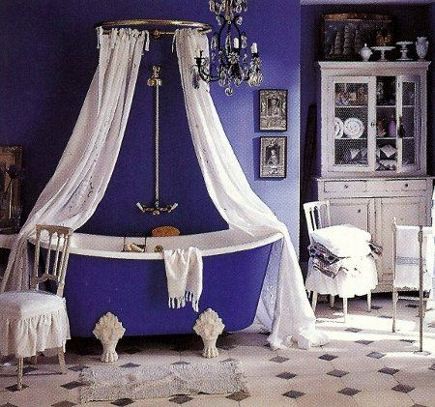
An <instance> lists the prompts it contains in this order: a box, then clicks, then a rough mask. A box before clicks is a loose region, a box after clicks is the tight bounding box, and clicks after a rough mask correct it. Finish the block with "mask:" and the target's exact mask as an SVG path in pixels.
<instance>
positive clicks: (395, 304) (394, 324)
mask: <svg viewBox="0 0 435 407" xmlns="http://www.w3.org/2000/svg"><path fill="white" fill-rule="evenodd" d="M397 300H398V293H397V291H396V290H395V289H394V288H393V327H392V331H393V332H396V313H397Z"/></svg>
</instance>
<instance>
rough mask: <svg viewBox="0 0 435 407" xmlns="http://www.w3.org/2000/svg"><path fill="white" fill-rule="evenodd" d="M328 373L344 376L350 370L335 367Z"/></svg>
mask: <svg viewBox="0 0 435 407" xmlns="http://www.w3.org/2000/svg"><path fill="white" fill-rule="evenodd" d="M326 374H329V376H335V377H343V376H346V375H347V374H349V372H346V371H344V370H339V369H335V370H331V371H330V372H328V373H326Z"/></svg>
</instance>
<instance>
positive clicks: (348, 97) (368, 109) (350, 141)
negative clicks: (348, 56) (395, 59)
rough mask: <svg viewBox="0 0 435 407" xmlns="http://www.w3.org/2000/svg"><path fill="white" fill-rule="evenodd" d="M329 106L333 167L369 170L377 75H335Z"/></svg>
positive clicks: (371, 160)
mask: <svg viewBox="0 0 435 407" xmlns="http://www.w3.org/2000/svg"><path fill="white" fill-rule="evenodd" d="M331 85H332V87H333V91H332V92H330V94H331V99H332V100H330V106H331V107H332V108H331V109H329V112H330V116H329V118H330V120H329V123H330V124H329V131H328V132H329V137H328V139H329V143H331V144H332V146H331V150H332V154H331V155H330V167H331V168H332V169H333V170H334V171H347V172H354V171H355V172H356V171H370V170H372V168H373V165H374V160H373V152H372V151H371V150H372V148H371V144H372V143H370V141H369V140H370V139H371V138H372V137H373V135H372V132H373V128H374V117H375V110H374V104H373V103H371V102H370V100H371V99H372V98H373V96H374V94H375V78H370V77H362V76H361V77H351V76H349V77H335V78H334V79H333V81H332V83H331Z"/></svg>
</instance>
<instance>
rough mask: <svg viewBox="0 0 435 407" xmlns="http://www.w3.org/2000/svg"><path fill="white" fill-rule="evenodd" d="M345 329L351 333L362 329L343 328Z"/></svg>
mask: <svg viewBox="0 0 435 407" xmlns="http://www.w3.org/2000/svg"><path fill="white" fill-rule="evenodd" d="M345 331H346V332H353V333H355V334H356V333H358V332H361V331H362V329H359V328H347V329H345Z"/></svg>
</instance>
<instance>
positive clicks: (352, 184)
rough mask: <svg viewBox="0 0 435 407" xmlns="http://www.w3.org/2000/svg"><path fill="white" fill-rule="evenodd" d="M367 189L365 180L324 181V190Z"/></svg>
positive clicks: (348, 190) (360, 190)
mask: <svg viewBox="0 0 435 407" xmlns="http://www.w3.org/2000/svg"><path fill="white" fill-rule="evenodd" d="M365 191H367V182H366V181H349V182H346V181H327V182H325V192H344V193H353V192H365Z"/></svg>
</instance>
